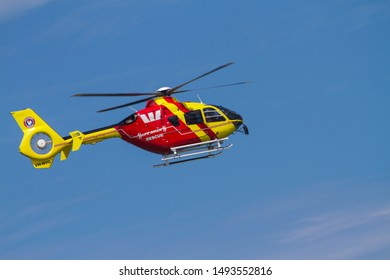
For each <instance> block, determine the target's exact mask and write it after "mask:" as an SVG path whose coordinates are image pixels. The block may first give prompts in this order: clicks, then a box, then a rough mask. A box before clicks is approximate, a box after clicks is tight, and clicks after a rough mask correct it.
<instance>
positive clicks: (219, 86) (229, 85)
mask: <svg viewBox="0 0 390 280" xmlns="http://www.w3.org/2000/svg"><path fill="white" fill-rule="evenodd" d="M248 83H250V82H238V83H232V84H226V85H218V86H211V87H204V88H195V89H187V90H180V91H176V93H179V92H188V91H195V90H207V89H213V88H222V87H231V86H238V85H244V84H248Z"/></svg>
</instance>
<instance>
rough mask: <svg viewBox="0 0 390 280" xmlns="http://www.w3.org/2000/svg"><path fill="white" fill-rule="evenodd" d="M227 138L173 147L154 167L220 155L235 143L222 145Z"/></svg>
mask: <svg viewBox="0 0 390 280" xmlns="http://www.w3.org/2000/svg"><path fill="white" fill-rule="evenodd" d="M225 140H228V138H227V137H226V138H223V139H216V140H210V141H206V142H201V143H195V144H189V145H183V146H178V147H173V148H171V151H172V152H171V153H170V154H168V155H166V156H163V157H162V158H161V160H162V161H163V163H162V164H156V165H153V167H163V166H168V165H172V164H178V163H183V162H188V161H193V160H198V159H206V158H211V157H215V156H218V155H220V154H221V153H222V152H223V151H224V150H226V149H230V148H231V147H233V144H229V145H227V146H222V144H223V141H225ZM204 154H206V155H204ZM200 155H202V156H200ZM186 157H188V158H186ZM182 158H186V159H182Z"/></svg>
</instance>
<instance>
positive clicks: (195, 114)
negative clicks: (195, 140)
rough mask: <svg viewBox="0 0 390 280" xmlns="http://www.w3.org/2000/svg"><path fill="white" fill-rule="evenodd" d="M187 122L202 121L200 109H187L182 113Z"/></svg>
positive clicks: (195, 122)
mask: <svg viewBox="0 0 390 280" xmlns="http://www.w3.org/2000/svg"><path fill="white" fill-rule="evenodd" d="M184 118H185V120H186V123H187V124H201V123H203V118H202V113H201V112H200V110H194V111H189V112H187V113H185V114H184Z"/></svg>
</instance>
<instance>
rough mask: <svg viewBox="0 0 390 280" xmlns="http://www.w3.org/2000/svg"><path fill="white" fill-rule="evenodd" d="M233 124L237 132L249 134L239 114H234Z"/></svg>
mask: <svg viewBox="0 0 390 280" xmlns="http://www.w3.org/2000/svg"><path fill="white" fill-rule="evenodd" d="M233 123H234V126H235V127H236V130H237V131H240V132H243V133H244V134H246V135H248V134H249V129H248V127H247V126H246V125H245V124H244V119H243V118H242V116H241V115H240V114H237V113H236V120H234V121H233ZM241 129H242V130H241Z"/></svg>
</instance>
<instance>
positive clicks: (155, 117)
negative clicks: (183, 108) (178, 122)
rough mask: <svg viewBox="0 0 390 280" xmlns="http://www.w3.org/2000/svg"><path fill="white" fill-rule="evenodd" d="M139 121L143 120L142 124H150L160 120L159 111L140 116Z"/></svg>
mask: <svg viewBox="0 0 390 280" xmlns="http://www.w3.org/2000/svg"><path fill="white" fill-rule="evenodd" d="M140 117H141V119H142V120H143V122H144V123H150V122H154V121H158V120H160V119H161V110H158V111H154V112H149V113H148V114H147V115H146V114H141V115H140Z"/></svg>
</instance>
